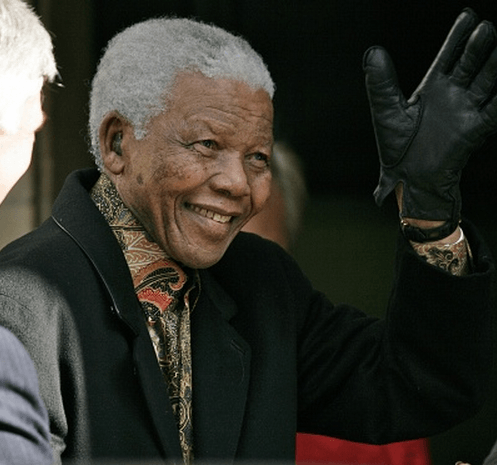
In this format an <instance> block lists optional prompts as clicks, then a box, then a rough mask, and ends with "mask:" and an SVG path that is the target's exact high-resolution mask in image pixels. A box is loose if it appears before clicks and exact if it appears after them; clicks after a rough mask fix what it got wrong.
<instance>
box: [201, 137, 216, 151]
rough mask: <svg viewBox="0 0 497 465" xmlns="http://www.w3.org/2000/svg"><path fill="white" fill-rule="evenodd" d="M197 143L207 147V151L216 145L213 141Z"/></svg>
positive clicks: (207, 140) (206, 140)
mask: <svg viewBox="0 0 497 465" xmlns="http://www.w3.org/2000/svg"><path fill="white" fill-rule="evenodd" d="M197 143H198V144H200V145H201V146H202V147H205V148H207V149H213V148H214V146H215V145H216V143H215V142H214V141H213V140H211V139H205V140H201V141H199V142H197Z"/></svg>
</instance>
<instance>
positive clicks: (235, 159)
mask: <svg viewBox="0 0 497 465" xmlns="http://www.w3.org/2000/svg"><path fill="white" fill-rule="evenodd" d="M211 187H212V189H214V190H215V191H217V192H221V193H223V194H224V195H228V196H230V197H243V196H246V195H249V194H250V184H249V178H248V176H247V172H246V166H245V162H244V157H243V156H241V155H239V154H237V153H226V154H223V155H219V156H218V157H217V159H216V170H215V174H214V175H213V176H212V177H211Z"/></svg>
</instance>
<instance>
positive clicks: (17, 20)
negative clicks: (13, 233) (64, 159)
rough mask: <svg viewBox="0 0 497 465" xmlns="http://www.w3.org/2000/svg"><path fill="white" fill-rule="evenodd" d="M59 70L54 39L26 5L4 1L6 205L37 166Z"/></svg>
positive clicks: (0, 59)
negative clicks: (47, 95) (48, 92)
mask: <svg viewBox="0 0 497 465" xmlns="http://www.w3.org/2000/svg"><path fill="white" fill-rule="evenodd" d="M56 75H57V67H56V64H55V58H54V54H53V45H52V40H51V37H50V35H49V33H48V32H47V31H46V29H45V28H44V27H43V25H42V23H41V21H40V19H39V18H38V16H37V15H36V14H35V13H34V11H33V10H32V9H31V8H30V7H29V6H28V5H27V4H26V3H24V2H23V1H21V0H0V202H1V201H3V199H4V198H5V197H6V195H7V194H8V192H9V191H10V189H11V188H12V187H13V186H14V184H15V183H16V182H17V181H18V180H19V178H20V177H21V176H22V175H23V174H24V173H25V172H26V170H27V169H28V167H29V164H30V163H31V155H32V151H33V143H34V137H35V132H36V131H37V130H38V129H39V128H40V127H41V126H42V125H43V121H44V115H43V110H42V87H43V84H44V82H45V81H53V80H54V78H55V76H56Z"/></svg>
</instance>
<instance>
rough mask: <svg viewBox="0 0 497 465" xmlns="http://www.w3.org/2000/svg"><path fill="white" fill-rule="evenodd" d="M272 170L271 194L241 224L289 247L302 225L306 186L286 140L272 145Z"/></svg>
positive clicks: (295, 156)
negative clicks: (262, 205)
mask: <svg viewBox="0 0 497 465" xmlns="http://www.w3.org/2000/svg"><path fill="white" fill-rule="evenodd" d="M271 172H272V174H273V183H272V186H271V195H270V197H269V199H268V201H267V203H266V205H265V206H264V208H263V209H262V211H261V212H259V213H258V214H257V215H255V216H254V217H253V218H252V219H251V220H250V221H249V222H248V223H247V224H246V225H245V226H244V227H243V231H246V232H252V233H255V234H258V235H259V236H262V237H264V238H266V239H270V240H272V241H274V242H276V243H278V244H279V245H281V246H282V247H283V248H285V249H286V250H291V249H292V247H293V246H294V244H295V242H296V240H297V238H298V235H299V231H300V228H301V225H302V218H303V216H304V210H305V204H306V202H307V188H306V183H305V178H304V174H303V171H302V166H301V163H300V160H299V158H298V156H297V154H296V153H295V152H294V151H293V150H292V149H291V148H290V146H289V145H288V144H286V143H285V142H281V141H277V142H275V144H274V148H273V155H272V157H271Z"/></svg>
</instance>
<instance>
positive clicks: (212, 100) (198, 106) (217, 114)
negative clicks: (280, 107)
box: [166, 73, 273, 132]
mask: <svg viewBox="0 0 497 465" xmlns="http://www.w3.org/2000/svg"><path fill="white" fill-rule="evenodd" d="M166 113H169V114H170V115H171V116H172V117H177V118H181V119H182V120H187V121H190V122H192V123H193V122H197V123H202V122H204V123H211V124H220V125H223V124H225V125H228V126H229V125H235V126H237V125H240V124H242V125H243V126H246V125H249V126H253V127H254V129H255V127H256V128H257V131H258V132H259V131H262V132H267V131H269V132H272V123H273V104H272V101H271V98H270V97H269V94H268V93H267V92H266V91H265V90H263V89H253V88H251V87H250V86H249V85H248V84H246V83H244V82H241V81H236V80H233V79H222V78H217V79H213V78H208V77H205V76H204V75H202V74H200V73H182V74H180V75H178V77H177V78H176V81H175V85H174V86H173V88H172V92H171V94H170V97H169V98H168V99H167V110H166Z"/></svg>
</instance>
